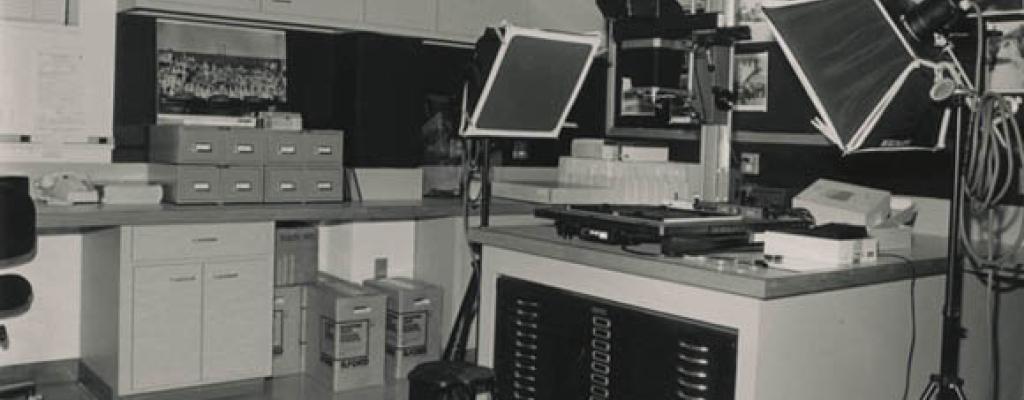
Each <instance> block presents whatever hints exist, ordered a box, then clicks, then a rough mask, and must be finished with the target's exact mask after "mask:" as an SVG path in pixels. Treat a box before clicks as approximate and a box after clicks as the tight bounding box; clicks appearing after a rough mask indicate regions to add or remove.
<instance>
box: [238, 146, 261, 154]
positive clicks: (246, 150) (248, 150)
mask: <svg viewBox="0 0 1024 400" xmlns="http://www.w3.org/2000/svg"><path fill="white" fill-rule="evenodd" d="M235 152H236V153H239V154H252V153H255V152H256V146H254V145H251V144H239V145H237V146H235Z"/></svg>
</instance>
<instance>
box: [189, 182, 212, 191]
mask: <svg viewBox="0 0 1024 400" xmlns="http://www.w3.org/2000/svg"><path fill="white" fill-rule="evenodd" d="M212 188H213V185H211V184H210V182H193V183H192V190H195V191H197V192H209V191H210V189H212Z"/></svg>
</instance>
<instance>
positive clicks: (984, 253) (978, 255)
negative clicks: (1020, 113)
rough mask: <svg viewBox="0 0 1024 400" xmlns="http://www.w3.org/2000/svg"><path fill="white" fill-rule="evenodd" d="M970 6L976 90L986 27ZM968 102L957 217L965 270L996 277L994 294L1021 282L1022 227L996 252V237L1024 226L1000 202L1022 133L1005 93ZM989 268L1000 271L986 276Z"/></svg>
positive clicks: (1023, 154) (1020, 152)
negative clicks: (975, 232)
mask: <svg viewBox="0 0 1024 400" xmlns="http://www.w3.org/2000/svg"><path fill="white" fill-rule="evenodd" d="M972 7H973V8H974V13H975V16H976V18H977V21H978V22H977V43H976V45H977V54H976V59H975V71H974V86H973V87H972V88H971V89H975V88H980V87H982V77H983V76H984V75H983V70H982V68H983V67H984V64H983V57H984V44H985V43H984V40H985V27H984V21H983V17H982V13H981V9H980V7H979V6H978V5H977V4H972ZM958 67H959V66H958ZM969 106H972V108H973V110H972V112H971V117H970V123H969V132H968V140H967V142H966V147H967V148H966V151H965V154H966V156H967V158H966V159H965V161H964V167H965V168H964V169H965V172H964V173H963V174H962V176H961V177H959V179H961V180H962V185H961V186H962V187H963V194H964V197H965V199H966V200H967V204H968V206H967V207H965V210H964V211H965V212H964V213H962V215H961V216H960V218H961V221H960V230H959V232H958V233H959V236H960V241H961V244H962V247H963V248H964V250H965V254H966V256H967V259H968V260H969V261H970V262H969V263H968V265H969V266H970V268H969V269H967V271H968V272H970V273H972V274H973V275H975V277H976V278H978V279H979V280H980V281H981V282H983V283H985V284H986V285H987V286H988V285H989V283H990V282H992V281H994V282H992V283H993V284H992V285H991V286H992V288H993V290H994V291H996V292H1003V291H1008V290H1015V289H1018V288H1020V287H1022V286H1024V285H1022V283H1021V282H1020V280H1019V279H1020V278H1021V277H1022V276H1024V271H1022V267H1021V266H1020V265H1019V264H1018V262H1017V255H1018V254H1019V253H1020V251H1021V249H1022V248H1024V229H1018V232H1017V236H1016V238H1015V239H1014V240H1013V242H1012V245H1010V246H1009V248H1007V249H1006V250H1005V251H1002V252H1001V251H999V250H1001V246H1000V245H1001V244H1002V243H1001V241H1000V238H1001V236H1002V233H1004V232H1006V231H1007V229H1008V227H1009V226H1008V224H1009V223H1011V222H1013V221H1017V226H1018V227H1020V226H1024V213H1021V212H1019V211H1018V212H1017V215H1016V216H1011V218H1009V219H1005V218H1004V214H1003V213H1002V212H1001V210H999V205H1000V204H1001V203H1002V202H1003V200H1004V199H1005V198H1006V196H1007V195H1008V194H1009V193H1010V190H1011V189H1012V188H1013V185H1014V182H1015V181H1018V179H1017V178H1018V173H1017V168H1018V167H1019V166H1020V163H1021V161H1022V160H1024V136H1022V134H1021V130H1020V127H1019V126H1018V124H1017V120H1016V119H1015V117H1014V110H1013V105H1012V104H1011V103H1010V102H1009V101H1008V100H1007V99H1006V98H1005V97H1003V96H1001V95H999V94H995V93H990V92H985V93H979V94H978V99H977V102H976V103H975V104H969ZM959 126H960V125H959V124H958V129H959ZM1018 185H1019V183H1018ZM1013 217H1016V218H1013ZM975 221H977V222H978V226H979V227H980V237H979V238H978V239H977V240H975V239H972V237H971V235H970V234H969V233H970V231H971V230H972V229H971V227H972V222H975ZM1001 222H1002V223H1001ZM987 270H995V271H998V272H999V273H997V274H986V273H985V271H987Z"/></svg>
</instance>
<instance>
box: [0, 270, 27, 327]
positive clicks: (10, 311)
mask: <svg viewBox="0 0 1024 400" xmlns="http://www.w3.org/2000/svg"><path fill="white" fill-rule="evenodd" d="M31 304H32V284H30V283H28V280H27V279H25V277H23V276H21V275H0V318H9V317H13V316H17V315H20V314H22V313H24V312H25V311H27V310H28V308H29V306H30V305H31Z"/></svg>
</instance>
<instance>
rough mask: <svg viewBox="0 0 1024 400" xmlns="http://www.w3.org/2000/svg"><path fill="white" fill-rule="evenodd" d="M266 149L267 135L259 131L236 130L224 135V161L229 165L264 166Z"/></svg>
mask: <svg viewBox="0 0 1024 400" xmlns="http://www.w3.org/2000/svg"><path fill="white" fill-rule="evenodd" d="M266 148H267V135H266V133H264V132H261V131H259V130H257V129H235V130H231V131H228V132H226V133H225V134H224V161H226V162H227V163H228V164H232V165H260V164H263V157H264V156H265V153H266V152H267V150H266Z"/></svg>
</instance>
